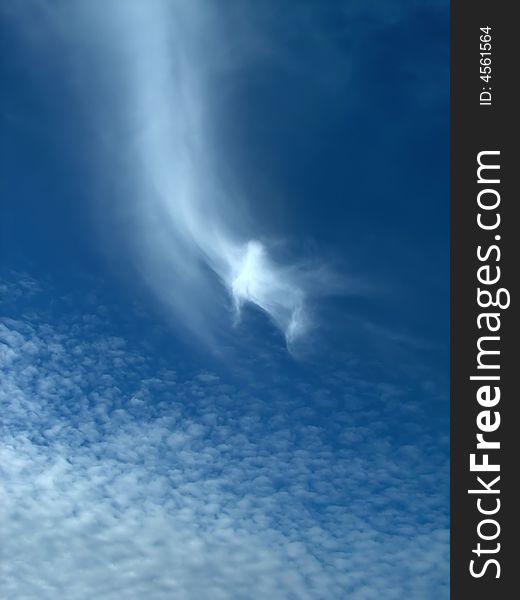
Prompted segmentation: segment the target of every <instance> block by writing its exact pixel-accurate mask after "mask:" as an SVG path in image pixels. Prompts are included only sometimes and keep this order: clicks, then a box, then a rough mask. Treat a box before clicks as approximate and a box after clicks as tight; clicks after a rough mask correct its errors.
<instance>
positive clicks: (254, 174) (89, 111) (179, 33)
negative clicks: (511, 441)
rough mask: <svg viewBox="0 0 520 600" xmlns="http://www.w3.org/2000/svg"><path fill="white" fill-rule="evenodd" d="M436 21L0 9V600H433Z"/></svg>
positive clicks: (443, 503)
mask: <svg viewBox="0 0 520 600" xmlns="http://www.w3.org/2000/svg"><path fill="white" fill-rule="evenodd" d="M448 16H449V7H448V5H447V4H446V3H444V2H437V1H435V2H434V1H431V2H426V3H425V2H421V3H418V2H411V1H407V2H405V1H400V2H397V1H396V2H377V1H375V0H374V1H372V2H348V1H347V0H342V1H339V0H338V1H331V2H329V3H322V2H318V1H311V0H305V1H303V2H288V3H283V5H282V4H281V3H280V2H277V1H274V0H269V1H268V2H263V3H257V2H249V1H247V0H244V1H238V0H231V1H230V2H228V3H226V4H225V5H223V4H220V3H217V2H212V1H210V0H197V1H195V2H190V3H184V2H179V1H171V2H167V1H166V0H164V1H163V0H156V1H154V2H149V3H142V2H137V1H134V0H131V1H129V2H125V3H123V2H117V1H113V2H108V3H106V2H103V3H101V2H82V1H76V2H67V3H65V2H63V3H60V2H58V3H47V2H44V1H36V0H35V1H31V2H27V3H24V4H23V6H22V5H21V3H16V4H15V3H12V4H9V3H8V4H7V5H6V7H3V8H2V12H1V17H2V19H1V28H2V31H1V35H0V39H1V40H2V41H1V44H2V51H1V55H2V63H1V74H2V80H3V91H2V94H1V104H0V106H1V117H2V130H3V133H2V146H1V161H2V184H1V185H2V213H1V214H2V218H1V227H2V229H1V242H0V243H1V246H0V248H1V280H0V284H1V296H2V299H1V303H2V313H1V315H2V320H1V322H0V343H1V352H0V360H1V361H2V369H3V373H4V377H3V381H2V387H1V392H0V393H1V401H2V407H3V408H2V412H3V415H4V417H3V429H2V440H3V441H2V446H1V452H2V460H1V461H0V464H1V465H2V470H1V471H0V481H1V485H2V487H1V488H0V489H1V490H2V503H1V504H2V509H1V513H0V519H1V520H2V526H1V530H2V537H3V539H4V541H5V543H3V544H2V553H3V556H2V561H1V564H2V566H1V568H0V569H1V571H0V572H1V583H0V586H1V588H2V590H3V597H7V598H13V599H14V598H27V599H32V598H49V599H51V598H56V597H58V596H59V597H67V598H70V599H71V600H76V599H78V600H79V599H87V598H92V597H96V598H102V599H107V600H111V599H116V598H117V599H122V598H129V599H133V598H135V599H137V598H142V597H143V596H145V595H146V596H147V597H149V598H150V599H151V600H153V599H162V598H172V597H173V598H176V599H177V598H179V599H183V598H186V599H192V598H197V599H199V598H211V599H214V598H215V599H219V598H222V599H240V598H260V599H261V598H268V597H270V598H280V599H292V598H298V599H299V598H302V599H306V598H309V599H318V598H320V599H321V598H331V599H332V598H338V599H339V598H352V599H353V600H370V599H372V598H376V597H377V598H380V597H384V598H385V599H387V598H388V599H389V600H392V599H393V598H396V599H397V598H402V597H403V596H404V595H408V596H411V597H413V598H421V599H424V600H428V599H430V598H439V597H446V598H447V597H448V579H449V577H448V575H449V574H448V560H449V488H448V475H449V470H448V469H449V421H448V409H449V405H448V381H449V380H448V377H449V371H448V365H449V355H448V351H449V350H448V349H449V338H448V335H449V320H448V315H449V312H448V311H449V270H448V264H449V263H448V260H449V248H448V235H449V221H448V214H449V213H448V210H449V195H448V185H449V171H448V168H449V167H448V161H449V154H448V152H449V144H448V142H449V133H448V131H449V121H448V114H449V113H448V110H449V106H448V99H449V87H448V85H449V67H448V64H449V62H448V60H449V55H448V37H449V28H448V25H449V23H448Z"/></svg>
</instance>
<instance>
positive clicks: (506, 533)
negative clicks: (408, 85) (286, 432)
mask: <svg viewBox="0 0 520 600" xmlns="http://www.w3.org/2000/svg"><path fill="white" fill-rule="evenodd" d="M517 8H518V7H517V6H516V3H514V2H507V1H505V0H495V1H494V2H492V1H490V0H489V1H487V2H484V1H482V0H453V1H452V4H451V178H452V179H451V228H452V229H451V319H452V320H451V440H452V442H451V544H452V546H451V548H452V549H451V597H452V598H453V599H454V600H466V599H471V600H479V599H480V598H483V599H484V598H485V599H489V600H502V599H504V600H505V599H509V598H512V597H516V594H517V593H518V591H517V590H518V587H519V585H518V582H519V581H520V564H518V557H520V538H519V536H518V514H519V512H520V494H519V491H518V490H519V489H520V481H519V479H520V468H519V465H518V463H519V461H520V420H519V418H518V404H519V403H520V397H519V392H518V388H517V383H516V380H517V379H520V363H519V361H518V359H519V358H520V352H519V351H518V341H517V340H518V336H519V333H520V332H519V328H518V307H517V305H518V302H520V299H519V298H520V296H519V293H518V279H519V276H520V267H519V264H518V263H519V261H520V217H519V216H518V215H519V211H518V204H520V197H519V190H518V188H519V185H518V179H519V177H520V161H519V160H518V159H519V158H520V156H519V153H518V150H517V143H518V132H519V127H518V111H519V110H520V102H519V95H520V83H519V82H518V72H519V64H518V59H519V58H520V52H519V48H520V46H519V40H520V31H519V29H518V22H517V19H516V18H515V17H514V16H513V14H514V13H516V10H517Z"/></svg>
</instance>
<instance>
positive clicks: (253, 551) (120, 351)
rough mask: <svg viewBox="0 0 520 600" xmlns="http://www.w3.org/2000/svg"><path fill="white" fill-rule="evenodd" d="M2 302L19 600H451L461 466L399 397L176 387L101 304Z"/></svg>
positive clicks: (381, 392)
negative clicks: (454, 473)
mask: <svg viewBox="0 0 520 600" xmlns="http://www.w3.org/2000/svg"><path fill="white" fill-rule="evenodd" d="M0 291H1V292H2V294H3V295H4V297H5V298H9V300H10V305H8V306H7V308H6V310H4V311H3V312H4V314H8V315H10V316H9V317H8V318H4V319H2V321H1V323H0V361H1V368H2V371H3V373H4V376H3V378H2V384H1V388H0V389H1V391H0V402H1V404H2V422H3V428H2V445H1V449H0V483H1V487H0V489H1V502H0V521H1V522H0V530H1V532H2V545H1V560H0V577H1V579H0V589H1V591H2V597H3V598H6V599H8V600H15V599H16V600H33V599H34V600H36V599H38V600H47V599H48V600H55V599H56V598H67V599H68V600H90V599H91V598H100V599H102V600H112V599H113V600H124V599H135V600H141V599H142V598H149V599H150V600H156V599H157V600H159V599H161V600H162V599H166V598H175V599H176V600H183V599H187V600H199V599H205V598H208V599H211V600H214V599H216V600H218V599H233V600H234V599H244V600H245V599H251V598H258V599H264V598H277V599H290V598H292V599H296V598H297V599H302V600H303V599H321V598H327V599H329V598H330V599H333V598H337V599H343V598H350V599H352V600H371V599H380V598H385V600H393V599H395V600H398V599H399V600H400V599H401V598H403V597H410V598H420V599H421V600H429V599H434V598H435V599H437V598H439V596H440V595H441V596H443V597H444V596H446V595H447V593H448V591H447V581H448V574H447V569H448V560H447V556H448V522H447V514H446V507H445V499H446V490H445V487H446V484H445V482H446V480H447V476H446V475H447V464H446V453H445V452H444V451H443V450H442V449H441V448H440V446H439V441H438V439H437V437H436V436H435V435H432V434H431V433H430V432H428V430H427V429H425V428H424V426H423V425H421V421H420V418H419V417H418V415H417V414H416V413H417V408H414V406H410V409H411V412H410V411H409V412H408V413H406V411H404V412H403V411H400V409H399V404H400V402H403V399H402V394H403V392H402V391H401V390H400V389H399V388H398V387H396V386H394V385H390V384H389V383H387V382H386V383H385V382H384V381H381V382H372V383H370V382H367V381H363V380H359V379H356V378H354V377H353V376H352V375H351V374H349V372H348V370H346V369H345V368H344V367H343V368H338V367H331V368H330V369H329V370H326V371H325V372H324V373H323V380H322V381H321V384H319V385H316V384H314V385H310V384H309V383H308V382H306V381H305V379H304V378H303V377H300V378H294V377H290V376H286V375H284V372H283V370H282V371H280V370H278V368H277V367H276V366H275V364H271V365H269V364H268V365H267V366H265V365H264V367H265V368H267V369H268V370H269V373H270V377H268V378H267V377H266V378H259V377H258V376H257V378H256V379H255V378H251V379H250V381H251V383H250V384H248V385H244V384H241V385H238V386H237V385H236V383H233V381H227V380H226V378H223V376H222V374H217V373H210V372H207V371H192V370H190V369H189V368H186V367H185V368H184V370H183V369H181V370H179V372H175V371H173V370H172V367H173V366H174V365H172V364H171V362H172V361H169V362H170V364H159V363H158V362H157V361H153V360H152V359H149V358H147V357H146V353H145V352H144V350H143V348H139V347H138V346H135V345H133V344H132V343H130V342H127V341H125V339H123V338H122V337H119V336H117V335H116V332H114V331H112V329H111V328H112V325H111V323H112V322H113V321H112V320H111V319H110V317H109V315H108V313H107V311H106V309H105V308H104V307H103V306H100V305H99V302H98V303H96V302H94V303H91V307H90V310H89V312H86V313H79V312H77V309H75V308H70V307H74V306H76V305H77V299H75V298H64V299H63V300H61V301H60V302H61V303H62V304H60V306H56V307H55V309H56V310H58V313H59V315H60V319H59V320H58V321H57V320H56V319H55V318H53V317H52V316H51V315H50V314H47V313H46V312H45V311H42V310H41V309H38V308H37V307H38V306H42V298H43V299H44V298H45V294H44V292H42V291H38V286H37V284H36V283H35V282H34V281H32V280H30V279H27V278H25V279H24V278H20V279H19V281H18V282H17V284H16V285H14V284H2V286H1V290H0ZM31 295H32V296H33V298H34V299H35V300H32V301H31V300H29V301H27V298H28V297H30V296H31ZM53 297H54V298H56V295H55V294H53ZM24 302H25V303H26V305H25V306H24ZM67 307H68V308H67ZM19 311H23V314H21V313H20V312H19ZM268 360H271V359H268ZM255 368H256V372H257V375H258V369H259V368H260V367H259V366H258V365H257V366H256V367H255ZM261 381H267V382H268V384H261V383H260V382H261ZM403 403H404V402H403ZM375 406H377V407H378V408H377V409H375V408H374V407H375ZM385 407H386V408H385ZM385 410H386V413H385ZM395 412H398V414H399V416H398V418H397V422H398V425H399V431H406V430H410V429H413V431H414V438H415V439H417V436H419V437H420V439H421V445H420V448H419V447H415V446H413V445H409V444H407V443H405V442H404V441H401V442H397V441H396V438H395V436H393V433H392V428H393V427H394V426H396V424H397V422H396V421H395V419H394V422H393V424H392V421H391V419H392V417H391V415H392V414H393V413H395ZM329 413H330V415H331V416H329Z"/></svg>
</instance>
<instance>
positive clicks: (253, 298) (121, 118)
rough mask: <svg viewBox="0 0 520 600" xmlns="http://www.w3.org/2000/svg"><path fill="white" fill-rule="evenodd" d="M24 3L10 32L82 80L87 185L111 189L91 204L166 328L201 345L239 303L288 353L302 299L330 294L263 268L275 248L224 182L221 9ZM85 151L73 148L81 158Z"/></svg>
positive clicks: (283, 271) (229, 64)
mask: <svg viewBox="0 0 520 600" xmlns="http://www.w3.org/2000/svg"><path fill="white" fill-rule="evenodd" d="M29 6H32V7H33V10H32V11H31V10H29V9H28V8H27V7H24V8H21V9H20V13H21V14H22V15H23V18H21V22H22V23H24V20H25V21H27V22H30V21H31V19H32V20H33V27H37V28H38V34H35V36H34V37H38V38H41V37H42V36H44V37H45V31H46V30H47V32H48V35H47V37H46V38H45V42H46V43H47V45H51V46H54V47H55V50H57V52H58V53H59V54H60V55H61V54H63V53H65V56H66V59H65V60H61V64H62V68H63V70H64V71H63V72H64V74H65V77H66V80H72V81H73V82H74V81H76V82H77V81H80V82H81V84H76V85H77V90H76V91H77V92H79V93H81V95H82V96H83V98H82V104H83V106H84V110H85V114H84V116H83V118H84V119H86V120H87V121H89V122H93V123H94V124H95V125H94V127H95V128H96V129H97V130H98V132H99V133H98V136H97V137H95V138H93V139H92V140H90V141H89V143H88V144H86V146H88V147H89V150H90V152H91V153H92V154H93V155H94V162H96V161H97V162H98V165H97V171H98V176H101V177H102V178H105V179H106V178H108V179H109V180H110V182H111V183H110V189H111V190H116V189H117V192H114V195H113V196H106V197H104V198H103V200H102V201H101V202H100V204H101V205H102V208H101V209H100V214H101V215H102V217H103V218H102V220H103V221H104V223H105V224H106V226H107V229H108V233H107V232H105V233H106V235H107V238H109V239H112V240H114V239H115V240H117V241H116V243H117V244H121V243H122V244H123V245H124V247H125V250H123V254H124V255H125V256H126V259H127V261H128V262H129V263H135V264H136V266H137V270H138V272H139V274H140V277H141V278H142V279H143V280H144V281H146V283H147V284H148V285H149V287H150V288H151V289H152V290H153V292H154V294H155V295H156V296H157V297H158V298H159V299H160V300H161V301H162V303H164V304H165V305H166V306H167V307H168V308H169V309H171V311H172V313H173V314H174V315H175V318H176V320H177V322H179V323H181V324H182V325H184V326H186V327H188V328H189V329H190V330H191V331H192V332H194V333H196V334H198V335H199V336H200V337H202V338H204V339H205V340H206V341H207V342H209V343H210V344H211V343H212V342H214V341H215V338H218V330H219V328H221V329H225V327H223V325H225V323H226V322H227V323H229V324H230V323H231V322H233V321H235V323H236V322H237V321H238V320H239V319H238V318H239V317H240V314H241V309H242V307H243V305H244V304H246V303H251V304H253V305H255V306H256V307H258V308H260V309H261V310H262V311H264V312H265V313H266V314H267V315H268V316H269V317H270V319H271V321H272V322H273V323H274V324H275V325H276V326H277V327H278V328H279V329H280V330H281V331H282V332H283V334H284V336H285V338H286V340H287V342H288V344H289V345H290V344H292V343H293V342H295V341H296V340H297V339H298V338H299V337H301V336H302V335H303V334H304V333H305V332H306V331H307V330H308V328H309V325H310V322H311V320H310V317H309V315H308V313H309V302H308V300H309V298H312V297H313V296H315V295H316V294H318V295H322V294H324V293H327V290H328V289H332V287H336V288H337V287H338V286H337V282H334V284H333V282H332V277H331V276H330V275H327V273H326V270H325V269H324V268H323V267H320V268H316V265H310V264H304V262H305V261H301V262H295V261H294V260H292V259H288V258H287V257H275V254H276V252H275V248H274V246H276V247H278V248H279V246H280V244H279V243H278V242H277V243H276V244H273V243H270V242H269V241H268V237H269V232H264V231H260V230H259V227H258V225H257V224H255V222H254V219H253V216H252V215H251V214H249V211H248V209H247V202H246V201H244V199H243V198H240V195H239V193H238V192H237V191H236V189H233V186H232V185H230V183H229V181H230V180H232V179H233V177H227V178H226V177H224V176H223V172H224V171H226V169H227V167H226V158H225V157H222V156H218V152H222V149H223V148H224V147H225V143H223V140H221V139H219V140H218V142H219V143H218V148H219V151H218V152H217V150H216V144H215V131H216V130H217V129H218V128H217V127H216V126H215V125H216V124H215V123H214V120H215V114H214V113H213V107H212V98H213V96H214V91H213V90H214V87H215V86H218V85H222V84H225V85H230V83H231V84H232V79H233V73H234V72H235V70H234V67H233V65H234V66H236V65H237V63H239V62H240V60H241V57H240V56H238V55H237V50H238V49H237V48H234V50H235V52H234V54H232V53H230V46H229V42H228V40H229V38H230V37H232V36H233V32H229V31H227V30H226V29H225V23H226V21H225V19H222V18H221V14H220V13H221V12H222V11H223V10H225V8H224V6H223V5H222V4H219V3H214V2H212V1H211V0H193V1H190V2H185V1H184V0H149V1H146V2H142V1H141V0H126V1H124V2H123V1H112V2H96V1H94V2H90V1H87V0H76V1H75V2H71V3H64V4H59V3H58V4H57V5H55V4H52V3H43V4H40V3H29ZM42 6H44V7H45V10H44V11H42ZM34 7H36V8H34ZM229 10H232V7H229ZM42 32H43V33H42ZM49 32H50V33H49ZM60 40H61V41H60ZM55 54H56V52H55V53H54V56H55ZM58 62H60V58H58ZM83 142H84V140H78V147H77V148H76V149H75V150H79V151H80V152H81V151H82V150H84V148H83V149H82V144H83ZM114 155H117V157H118V158H117V160H116V159H115V158H114ZM91 158H92V157H91ZM115 204H117V209H116V211H115V212H118V213H119V214H120V215H121V214H123V213H124V215H125V218H124V219H123V221H124V225H121V221H119V228H120V229H122V230H123V232H121V231H119V232H114V231H113V229H114V227H115V225H114V221H113V220H111V219H110V217H109V216H108V217H107V215H110V213H111V212H114V205H115ZM286 261H287V262H286ZM226 291H227V296H228V297H227V299H226ZM226 313H227V314H226Z"/></svg>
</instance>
